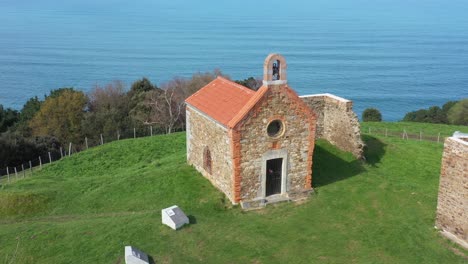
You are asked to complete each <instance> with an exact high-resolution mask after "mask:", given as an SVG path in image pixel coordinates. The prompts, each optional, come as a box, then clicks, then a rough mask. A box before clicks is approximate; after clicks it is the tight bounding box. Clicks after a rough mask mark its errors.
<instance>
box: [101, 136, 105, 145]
mask: <svg viewBox="0 0 468 264" xmlns="http://www.w3.org/2000/svg"><path fill="white" fill-rule="evenodd" d="M101 145H104V139H103V138H102V134H101Z"/></svg>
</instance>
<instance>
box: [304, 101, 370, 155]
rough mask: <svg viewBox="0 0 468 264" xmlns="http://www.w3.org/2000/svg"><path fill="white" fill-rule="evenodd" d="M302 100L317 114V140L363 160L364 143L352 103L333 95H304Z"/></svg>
mask: <svg viewBox="0 0 468 264" xmlns="http://www.w3.org/2000/svg"><path fill="white" fill-rule="evenodd" d="M301 99H302V100H303V101H304V102H305V103H306V104H307V105H308V106H309V107H310V108H312V110H313V111H314V112H315V113H316V114H317V128H316V134H315V136H316V138H323V139H326V140H328V141H329V142H330V143H332V144H333V145H335V146H337V147H338V148H339V149H341V150H344V151H348V152H351V153H353V155H354V156H355V157H356V158H358V159H361V158H363V149H364V143H363V142H362V139H361V128H360V125H359V119H358V117H357V115H356V114H355V113H354V111H353V102H352V101H349V100H346V99H344V98H341V97H338V96H335V95H332V94H316V95H304V96H301Z"/></svg>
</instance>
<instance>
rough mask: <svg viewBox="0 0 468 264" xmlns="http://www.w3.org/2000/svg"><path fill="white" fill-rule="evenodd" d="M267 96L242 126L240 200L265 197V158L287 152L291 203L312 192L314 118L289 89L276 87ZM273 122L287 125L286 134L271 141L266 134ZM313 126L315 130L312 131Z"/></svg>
mask: <svg viewBox="0 0 468 264" xmlns="http://www.w3.org/2000/svg"><path fill="white" fill-rule="evenodd" d="M266 96H267V98H265V100H264V101H263V102H261V103H260V104H259V105H257V106H256V109H254V111H252V112H251V113H250V114H249V117H247V118H246V122H244V123H243V124H242V126H241V131H240V132H241V139H240V143H241V168H242V184H241V199H242V201H252V200H256V199H261V198H264V197H262V186H261V184H262V175H263V174H262V163H264V162H265V160H263V159H262V157H263V156H264V154H265V153H267V152H269V151H272V150H280V151H281V150H284V151H285V152H286V153H288V154H287V160H285V161H284V162H287V176H286V177H287V178H286V179H287V182H286V193H288V197H289V198H290V199H292V200H296V199H302V198H303V197H306V196H307V194H308V192H307V191H309V190H310V189H311V183H310V181H311V174H312V170H311V168H312V154H313V146H314V139H315V137H314V130H315V126H314V124H315V117H309V116H308V114H307V113H308V112H305V110H306V109H307V108H306V107H307V106H305V105H303V104H300V103H301V102H300V101H299V100H297V101H295V100H294V97H295V96H297V95H296V94H295V93H294V92H293V91H292V90H290V88H283V87H281V86H279V87H278V86H273V87H271V88H270V90H269V91H268V94H267V95H266ZM296 98H297V97H296ZM298 102H299V103H298ZM308 117H309V120H308V121H306V120H307V118H308ZM274 119H280V120H282V121H283V122H284V125H285V130H284V134H283V135H282V136H281V137H280V138H276V139H273V138H270V137H269V136H268V135H267V131H266V128H267V125H268V123H269V121H271V120H274ZM310 124H312V126H314V127H313V128H310ZM283 176H284V175H283Z"/></svg>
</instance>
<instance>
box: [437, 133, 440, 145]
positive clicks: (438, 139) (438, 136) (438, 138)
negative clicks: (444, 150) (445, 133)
mask: <svg viewBox="0 0 468 264" xmlns="http://www.w3.org/2000/svg"><path fill="white" fill-rule="evenodd" d="M439 141H440V132H439V134H438V135H437V143H439Z"/></svg>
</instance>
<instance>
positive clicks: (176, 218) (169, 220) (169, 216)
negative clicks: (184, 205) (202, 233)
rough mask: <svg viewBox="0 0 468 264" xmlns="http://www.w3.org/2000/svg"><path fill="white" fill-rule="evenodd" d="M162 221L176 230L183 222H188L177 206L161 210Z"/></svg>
mask: <svg viewBox="0 0 468 264" xmlns="http://www.w3.org/2000/svg"><path fill="white" fill-rule="evenodd" d="M161 217H162V223H163V224H165V225H167V226H169V227H170V228H172V229H174V230H177V229H179V228H181V227H182V226H183V225H185V224H189V219H188V217H187V216H186V215H185V214H184V212H183V211H182V210H181V209H180V208H179V207H178V206H177V205H174V206H171V207H169V208H165V209H162V210H161Z"/></svg>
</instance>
